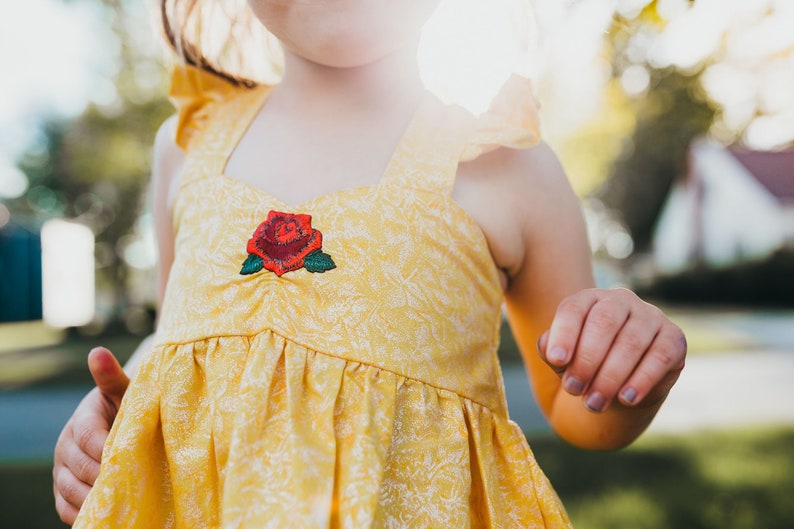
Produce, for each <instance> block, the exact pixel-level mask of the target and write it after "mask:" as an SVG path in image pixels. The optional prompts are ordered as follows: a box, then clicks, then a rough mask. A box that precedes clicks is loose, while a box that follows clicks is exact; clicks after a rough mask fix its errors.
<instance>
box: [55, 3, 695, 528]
mask: <svg viewBox="0 0 794 529" xmlns="http://www.w3.org/2000/svg"><path fill="white" fill-rule="evenodd" d="M219 1H220V0H219ZM248 5H249V6H250V12H247V11H246V12H244V13H232V16H246V15H245V13H248V15H247V16H251V17H253V20H255V21H258V22H259V23H261V24H263V25H264V26H265V27H266V28H267V29H268V30H269V31H270V32H271V33H272V34H273V35H275V36H276V37H277V38H278V39H279V40H280V42H281V43H282V45H283V49H284V56H285V57H284V74H283V79H282V80H281V82H280V83H279V84H278V85H276V86H269V85H263V84H259V85H255V86H252V87H248V86H247V84H245V83H235V82H233V79H234V75H232V74H233V72H219V71H215V70H218V69H219V68H218V66H217V65H213V64H214V63H211V62H210V61H208V60H206V59H205V58H203V56H202V55H201V43H203V42H206V41H205V40H201V39H197V40H193V41H189V40H186V39H185V36H186V35H188V31H189V30H190V29H191V28H192V29H196V28H199V29H206V28H213V29H214V30H217V22H218V20H217V19H215V20H213V22H215V23H216V25H215V26H211V25H210V24H209V21H208V20H202V19H201V15H202V9H203V8H202V7H201V6H200V5H198V4H197V3H196V2H189V1H185V2H182V1H180V0H177V1H176V2H175V5H174V6H172V5H171V4H170V2H168V1H166V0H164V1H163V3H162V6H163V13H164V17H165V24H166V28H167V30H168V31H167V33H168V34H169V35H172V36H173V35H176V38H174V39H172V42H174V43H176V44H177V46H176V47H177V49H178V50H179V51H180V53H181V55H182V58H183V59H184V61H185V63H186V64H184V65H183V66H180V67H178V68H177V69H176V70H175V73H174V78H173V86H172V96H173V98H174V100H175V102H176V103H177V106H178V108H179V113H178V117H177V118H176V119H173V120H169V121H168V122H167V123H166V124H165V125H164V126H163V128H162V129H161V132H160V134H159V135H158V139H157V142H156V148H155V153H156V162H155V170H154V193H155V213H156V215H157V221H158V236H159V240H160V249H161V267H162V271H163V277H164V278H165V277H167V287H166V288H165V293H164V298H163V301H162V310H161V315H160V321H159V323H158V329H157V334H156V338H155V345H154V347H153V348H152V349H151V351H150V352H148V353H147V354H146V355H145V356H144V358H143V359H142V361H141V363H140V366H139V367H137V369H136V374H135V378H134V380H133V382H132V384H131V385H130V386H129V389H128V390H127V391H126V394H124V393H125V388H126V378H125V377H124V375H123V374H121V372H120V368H119V367H118V365H117V364H116V363H115V361H114V360H113V359H112V357H111V356H110V355H109V353H108V352H107V351H106V350H101V349H100V350H96V351H94V352H92V354H91V356H90V359H89V362H90V365H91V368H92V372H93V373H94V374H95V376H96V378H97V382H98V386H99V389H97V390H95V391H94V392H92V393H91V394H89V396H88V397H87V398H86V400H84V402H83V403H82V404H81V405H80V407H79V408H78V410H77V411H76V412H75V415H74V416H73V418H72V419H71V420H70V423H69V424H67V426H66V428H65V429H64V432H63V434H62V436H61V439H60V440H59V443H58V447H57V448H56V462H55V470H54V473H55V494H56V503H57V506H58V510H59V512H60V513H61V516H62V518H63V519H64V520H65V521H67V522H69V523H71V522H72V521H73V519H74V516H75V515H76V514H77V510H78V509H79V511H80V512H79V515H78V516H77V521H76V522H75V527H80V528H89V527H90V528H93V527H128V528H144V527H145V528H151V527H180V528H196V527H212V528H215V527H223V528H233V527H234V528H264V527H306V528H319V527H349V528H361V527H384V528H385V527H435V528H458V527H506V528H507V527H510V528H513V527H568V526H569V521H568V518H567V516H566V514H565V511H564V509H563V507H562V505H561V504H560V502H559V499H558V498H557V496H556V494H555V493H554V491H553V489H552V488H551V486H550V485H549V483H548V482H547V480H546V478H545V477H544V475H543V474H542V472H541V470H540V469H539V468H538V466H537V464H536V462H535V460H534V458H533V456H532V453H531V452H530V450H529V447H528V446H527V444H526V440H525V438H524V436H523V434H522V432H521V431H520V430H519V428H518V427H517V426H516V425H515V424H514V423H512V422H510V421H509V420H508V415H507V409H506V404H505V397H504V391H503V386H502V380H501V375H500V371H499V365H498V360H497V356H496V349H497V340H498V329H499V326H500V320H501V307H502V303H503V301H504V300H506V302H507V308H508V314H509V319H510V322H511V325H512V328H513V331H514V333H515V335H516V338H517V340H518V342H519V344H520V346H521V348H522V350H523V351H524V352H525V357H526V362H527V367H528V370H529V373H530V377H531V380H532V384H533V387H534V390H535V392H536V395H537V399H538V402H539V404H540V406H541V408H542V409H543V411H544V412H545V414H546V416H547V417H548V419H549V421H550V423H551V424H552V426H553V427H554V429H555V430H556V432H557V433H559V435H560V436H562V437H563V438H564V439H566V440H567V441H569V442H571V443H573V444H575V445H578V446H582V447H586V448H591V449H611V448H617V447H620V446H623V445H626V444H627V443H629V442H631V441H632V440H633V439H635V438H636V437H637V436H638V435H639V434H640V433H641V432H642V430H643V429H644V428H645V427H646V426H647V425H648V423H649V422H650V420H651V419H652V417H653V416H654V414H655V413H656V411H657V409H658V407H659V405H660V403H661V401H662V400H663V399H664V396H665V395H666V394H667V392H668V391H669V390H670V388H671V386H672V385H673V383H674V382H675V380H676V378H677V376H678V373H679V371H680V369H681V368H682V366H683V359H684V354H685V344H684V339H683V335H682V334H681V331H680V330H679V329H678V328H677V327H676V326H675V325H673V324H672V323H671V322H670V321H669V320H667V318H665V317H664V316H663V314H662V313H661V312H660V311H659V310H658V309H656V308H654V307H652V306H650V305H647V304H645V303H644V302H642V301H640V300H639V299H638V298H637V297H636V296H634V295H633V294H632V293H630V292H628V291H625V290H598V289H594V288H592V287H593V280H592V275H591V270H590V265H589V249H588V245H587V241H586V237H585V231H584V228H583V223H582V218H581V215H580V212H579V207H578V204H577V202H576V200H575V198H574V196H573V194H572V192H571V190H570V189H569V187H568V184H567V182H566V180H565V177H564V175H563V173H562V170H561V168H560V166H559V164H558V163H557V161H556V159H555V157H554V155H553V154H552V153H551V152H550V151H549V149H548V148H547V147H545V146H544V145H542V144H540V143H538V134H537V129H536V126H535V123H536V116H535V106H534V104H533V101H532V99H531V96H530V94H529V92H528V88H527V86H526V83H525V82H523V81H521V80H520V79H517V78H514V79H513V80H511V81H510V83H509V84H508V85H507V86H506V87H505V89H504V90H503V91H502V93H501V94H500V96H499V97H498V98H497V100H496V101H495V103H494V105H493V107H492V109H491V111H489V112H488V113H486V114H485V115H484V116H481V117H478V118H475V117H474V116H472V115H470V114H468V113H466V112H464V111H463V110H461V109H459V108H456V107H450V106H445V105H443V104H442V103H441V102H439V101H438V100H436V99H435V98H433V97H432V96H429V95H428V94H426V93H425V92H424V89H423V88H422V85H421V82H420V79H419V75H418V73H417V68H416V66H415V56H416V45H417V42H418V38H419V28H420V27H421V25H422V23H423V22H424V20H425V19H426V18H427V17H428V16H429V14H430V13H431V11H432V9H433V8H434V7H435V2H434V1H432V0H403V1H400V2H394V1H377V2H376V1H373V0H342V1H335V2H303V1H300V2H299V1H295V0H289V1H287V0H250V1H249V2H248ZM220 12H221V11H217V10H216V11H214V12H213V13H215V15H214V16H217V15H218V13H220ZM241 53H242V52H241ZM191 64H192V66H191ZM530 147H531V148H530ZM536 343H537V348H538V351H539V352H540V354H539V355H534V354H531V353H530V351H531V350H532V348H533V347H535V345H536ZM122 394H124V400H123V403H122V405H121V409H120V410H119V412H118V415H117V416H115V409H116V408H115V405H117V404H118V402H119V401H120V396H121V395H122ZM114 416H115V417H114ZM105 423H107V424H109V423H113V426H112V431H111V432H110V435H109V437H108V438H107V444H106V446H105V448H104V453H103V452H102V446H103V445H104V444H105V443H104V439H103V429H104V424H105ZM100 457H101V458H102V465H101V471H99V476H98V479H97V476H96V473H97V466H98V461H99V459H100ZM95 480H96V481H95ZM94 481H95V482H94ZM91 484H93V488H92V489H91V491H90V494H88V497H87V499H86V500H85V503H84V504H83V498H85V495H86V494H87V493H88V490H89V487H90V486H91ZM81 504H82V508H81Z"/></svg>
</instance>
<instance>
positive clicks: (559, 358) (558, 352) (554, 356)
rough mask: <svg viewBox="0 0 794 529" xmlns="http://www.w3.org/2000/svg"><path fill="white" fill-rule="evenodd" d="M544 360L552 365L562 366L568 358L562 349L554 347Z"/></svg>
mask: <svg viewBox="0 0 794 529" xmlns="http://www.w3.org/2000/svg"><path fill="white" fill-rule="evenodd" d="M546 358H548V360H549V362H551V363H553V364H562V363H565V359H566V358H568V355H567V354H566V353H565V349H563V348H562V347H554V348H552V350H551V351H549V354H548V355H547V357H546Z"/></svg>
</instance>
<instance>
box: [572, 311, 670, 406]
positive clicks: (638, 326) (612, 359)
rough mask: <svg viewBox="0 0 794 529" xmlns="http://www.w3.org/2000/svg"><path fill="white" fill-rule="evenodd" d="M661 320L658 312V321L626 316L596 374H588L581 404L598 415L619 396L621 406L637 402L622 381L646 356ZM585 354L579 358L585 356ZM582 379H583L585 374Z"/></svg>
mask: <svg viewBox="0 0 794 529" xmlns="http://www.w3.org/2000/svg"><path fill="white" fill-rule="evenodd" d="M662 318H663V316H662V314H661V312H660V313H659V316H658V321H656V316H655V315H654V316H651V315H645V316H643V315H631V316H629V318H628V319H627V321H626V322H625V324H624V325H623V327H622V328H621V329H620V331H619V332H618V333H617V336H616V337H615V339H614V342H613V343H612V345H611V347H609V348H608V351H606V350H605V351H604V352H603V355H602V356H603V362H602V363H601V364H600V365H599V366H596V367H597V372H596V373H589V376H590V377H591V378H589V379H588V380H590V382H589V385H588V388H587V390H586V393H585V397H584V404H585V406H587V407H588V408H589V409H590V410H591V411H595V412H599V411H602V410H605V409H607V408H608V407H609V405H610V404H611V403H612V401H613V400H614V399H615V397H617V396H618V394H619V393H620V395H621V397H622V401H623V402H624V403H625V404H631V403H632V402H636V401H637V391H636V388H634V387H633V386H630V385H628V384H626V381H627V380H628V379H629V377H630V376H631V374H632V372H633V371H634V370H635V368H636V367H637V365H638V364H639V362H640V361H641V359H642V358H643V357H644V356H645V355H647V354H648V351H649V348H650V346H651V344H652V343H653V341H654V339H655V338H656V335H657V332H658V329H659V327H660V325H661V321H662ZM585 351H586V350H585ZM585 351H583V354H586V352H585ZM574 376H579V375H578V374H576V375H574ZM582 376H585V377H587V376H588V374H585V375H582Z"/></svg>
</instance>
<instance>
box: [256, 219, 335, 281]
mask: <svg viewBox="0 0 794 529" xmlns="http://www.w3.org/2000/svg"><path fill="white" fill-rule="evenodd" d="M322 246H323V234H322V233H320V232H319V230H315V229H314V228H312V217H311V215H302V214H292V213H282V212H280V211H271V212H270V213H268V215H267V219H266V220H265V221H264V222H263V223H262V224H260V225H259V227H257V228H256V231H254V236H253V237H251V238H250V239H249V240H248V246H247V248H246V249H247V251H248V258H247V259H246V260H245V262H244V263H243V268H242V270H240V273H241V274H243V275H248V274H255V273H256V272H259V271H260V270H262V269H263V268H264V269H266V270H270V271H271V272H273V273H274V274H276V275H277V276H282V275H283V274H285V273H287V272H292V271H293V270H298V269H299V268H305V269H306V270H308V271H309V272H317V273H322V272H325V271H326V270H331V269H333V268H336V264H335V263H334V261H333V259H331V256H330V255H328V254H327V253H323V251H322Z"/></svg>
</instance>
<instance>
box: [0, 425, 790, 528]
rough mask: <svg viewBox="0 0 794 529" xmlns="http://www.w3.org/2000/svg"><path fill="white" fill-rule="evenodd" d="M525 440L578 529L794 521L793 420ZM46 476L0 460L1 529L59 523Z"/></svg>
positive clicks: (44, 470) (44, 466) (783, 524)
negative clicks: (603, 449) (615, 448)
mask: <svg viewBox="0 0 794 529" xmlns="http://www.w3.org/2000/svg"><path fill="white" fill-rule="evenodd" d="M532 444H533V448H534V451H535V455H536V457H537V458H538V460H539V461H540V464H541V466H542V467H543V468H544V469H545V471H546V473H547V474H548V475H549V478H550V479H551V481H552V483H554V485H555V487H556V489H557V491H558V492H559V494H560V496H561V497H562V498H563V501H564V502H565V504H566V505H567V508H568V511H569V513H570V514H571V517H572V519H573V522H574V526H575V527H576V528H577V529H607V528H609V529H759V528H763V529H789V528H791V527H792V520H794V501H792V493H793V492H794V450H792V447H794V428H792V427H789V428H781V429H768V430H758V429H756V430H750V431H729V432H714V433H698V434H692V435H685V436H669V437H668V436H664V437H662V436H649V437H647V438H645V439H642V440H641V441H639V442H638V443H636V444H635V445H634V446H632V447H631V448H628V449H626V450H623V451H620V452H609V453H592V452H583V451H580V450H576V449H573V448H570V447H568V446H567V445H564V444H563V443H561V442H559V441H556V440H554V439H536V440H533V441H532ZM50 479H51V478H50V463H49V462H42V463H37V464H24V465H12V466H3V467H0V527H3V528H5V527H9V528H10V527H13V528H15V529H27V528H30V529H50V528H57V527H64V526H63V524H61V523H60V521H59V520H58V518H57V516H56V515H55V512H54V508H53V502H52V493H51V488H50V487H51V482H50ZM155 529H156V528H155Z"/></svg>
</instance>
